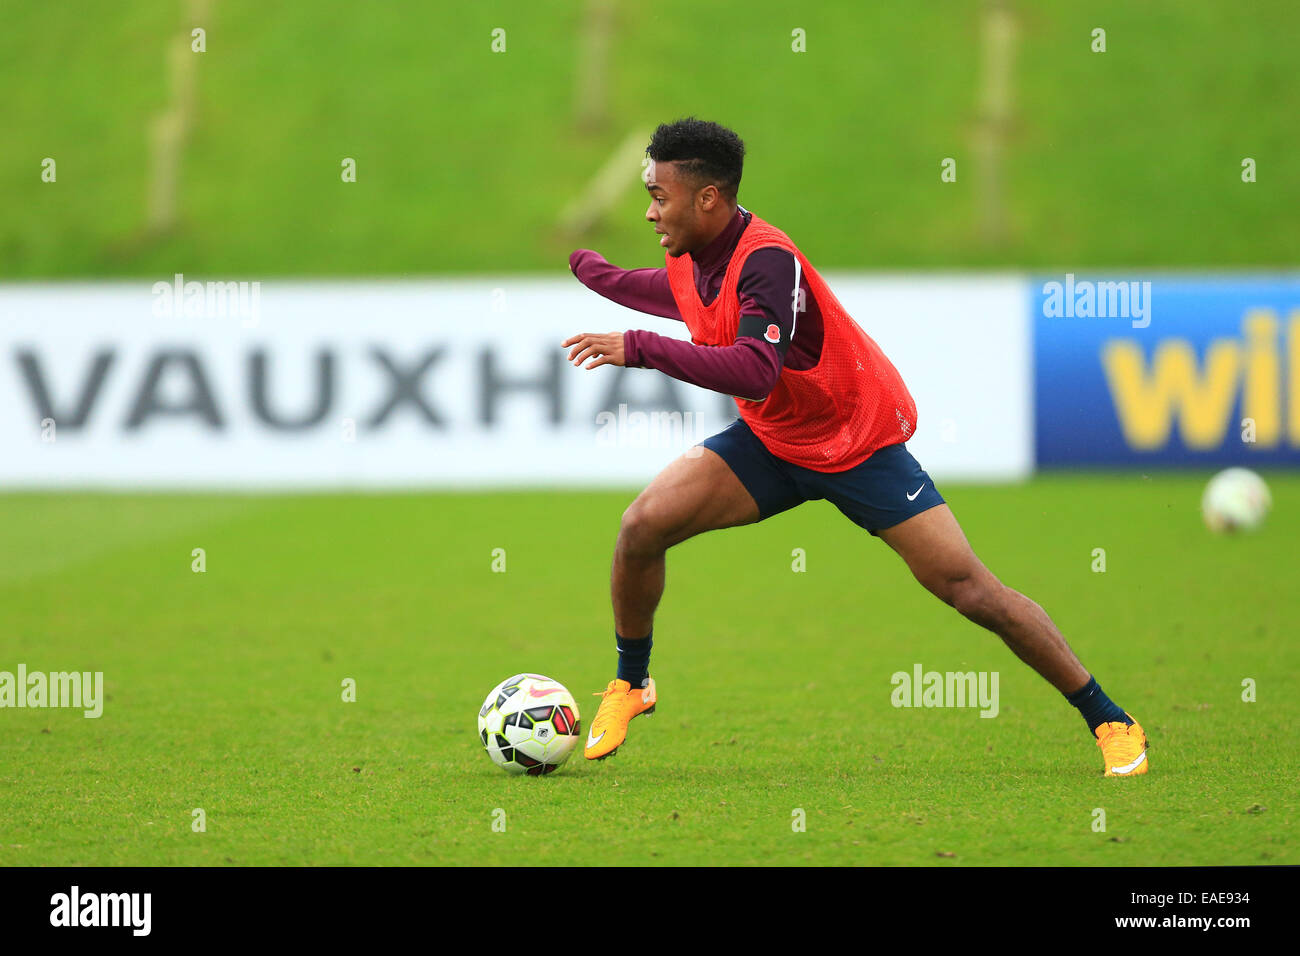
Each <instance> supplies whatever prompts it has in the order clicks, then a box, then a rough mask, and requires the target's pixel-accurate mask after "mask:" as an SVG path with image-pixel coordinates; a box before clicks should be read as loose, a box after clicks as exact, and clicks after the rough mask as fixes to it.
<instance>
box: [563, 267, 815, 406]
mask: <svg viewBox="0 0 1300 956" xmlns="http://www.w3.org/2000/svg"><path fill="white" fill-rule="evenodd" d="M800 271H801V269H800V264H799V262H798V260H797V259H796V258H795V256H794V255H793V254H792V253H790V252H787V251H785V250H783V249H780V248H775V247H774V248H765V249H759V250H756V251H755V252H753V253H751V254H750V256H749V258H748V259H746V260H745V266H744V268H743V269H742V270H741V274H740V278H739V280H738V281H737V284H736V292H737V297H738V298H739V300H740V323H739V327H738V329H737V332H736V340H735V342H734V343H733V344H731V345H727V346H707V345H695V344H694V343H692V342H684V341H682V340H681V339H675V338H670V337H667V336H662V335H657V334H655V333H654V332H648V331H644V330H632V331H628V332H623V333H619V332H612V333H608V334H605V335H599V334H593V333H584V334H581V335H575V336H572V337H570V338H569V339H566V340H565V341H564V342H563V343H562V344H563V345H564V346H565V347H570V346H571V347H572V348H571V351H570V352H569V361H570V362H573V363H574V364H575V365H577V364H581V363H582V362H583V361H587V360H591V361H590V363H589V364H588V365H587V366H586V367H587V368H589V369H590V368H597V367H599V366H601V365H625V366H628V367H642V368H654V369H658V370H659V371H661V372H663V373H664V374H666V375H671V376H672V377H673V378H676V379H679V380H681V381H683V382H689V383H690V384H692V385H698V386H700V387H701V388H707V389H710V390H712V391H715V392H722V393H723V394H725V395H735V396H739V397H741V398H744V399H746V400H747V401H753V402H759V401H763V400H764V399H765V398H767V396H768V394H769V393H770V392H771V391H772V389H773V388H774V387H776V383H777V381H778V379H779V378H780V377H781V368H782V365H783V363H784V358H785V353H786V351H787V349H788V348H789V346H790V341H791V338H792V336H793V335H794V332H795V327H796V321H797V312H798V307H799V305H801V304H802V301H801V299H800V297H799V296H798V289H799V284H800V279H801V276H800Z"/></svg>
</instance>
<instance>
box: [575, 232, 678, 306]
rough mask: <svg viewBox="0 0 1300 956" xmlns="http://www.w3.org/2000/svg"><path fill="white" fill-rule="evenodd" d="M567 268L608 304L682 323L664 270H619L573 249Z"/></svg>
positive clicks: (594, 255)
mask: <svg viewBox="0 0 1300 956" xmlns="http://www.w3.org/2000/svg"><path fill="white" fill-rule="evenodd" d="M569 268H570V269H572V270H573V274H574V275H575V276H577V277H578V281H579V282H581V283H582V284H583V285H585V286H586V287H587V288H588V289H590V290H591V291H592V292H595V293H597V294H599V295H603V296H604V297H605V298H607V299H609V300H610V301H611V302H617V303H618V304H619V305H621V306H625V307H627V308H629V309H635V310H636V311H638V312H645V313H646V314H647V315H658V316H661V317H663V318H665V319H676V320H677V321H678V322H681V321H683V319H682V314H681V313H680V312H678V311H677V301H676V300H675V299H674V298H673V290H672V287H671V286H670V285H669V284H668V270H667V269H620V268H619V267H618V266H616V265H612V264H611V263H609V262H607V261H606V260H605V257H604V256H602V255H601V254H600V253H599V252H593V251H592V250H590V249H578V250H575V251H574V252H573V253H572V254H571V255H570V256H569Z"/></svg>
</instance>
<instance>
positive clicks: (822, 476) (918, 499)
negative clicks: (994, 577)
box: [700, 418, 944, 534]
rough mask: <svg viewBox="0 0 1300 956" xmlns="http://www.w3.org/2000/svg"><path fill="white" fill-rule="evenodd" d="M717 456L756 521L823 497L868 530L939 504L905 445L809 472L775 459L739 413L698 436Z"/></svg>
mask: <svg viewBox="0 0 1300 956" xmlns="http://www.w3.org/2000/svg"><path fill="white" fill-rule="evenodd" d="M700 444H702V445H703V446H704V447H705V448H709V449H712V450H713V451H715V452H717V453H718V454H719V455H721V456H722V460H723V461H725V462H726V463H727V465H728V466H729V467H730V468H731V470H732V471H734V472H735V473H736V477H737V478H739V479H740V483H741V484H742V485H744V486H745V489H746V490H747V491H748V492H749V493H750V494H751V495H752V496H753V498H754V500H755V501H756V502H758V515H759V517H758V520H759V521H762V520H764V519H765V518H770V517H772V515H775V514H780V513H781V512H782V511H788V510H789V509H791V508H793V507H794V506H795V505H798V504H802V503H803V502H805V501H819V500H821V499H825V500H827V501H829V502H830V503H831V504H833V505H834V506H835V507H837V508H839V509H840V511H842V512H843V513H844V516H845V517H846V518H848V519H849V520H850V521H852V522H853V523H854V524H856V525H858V526H860V527H862V528H865V529H866V530H868V531H870V532H871V533H872V534H875V533H876V532H877V531H879V530H881V529H884V528H892V527H893V526H894V525H896V524H898V523H899V522H901V521H906V520H907V519H908V518H910V517H912V516H913V515H918V514H920V513H921V512H922V511H927V510H929V509H930V508H933V507H934V506H935V505H941V504H943V503H944V501H943V496H942V495H940V494H939V491H938V489H937V488H935V487H934V482H933V481H931V480H930V476H929V475H927V474H926V473H925V471H924V470H922V468H921V465H920V463H919V462H917V460H916V459H915V458H913V457H912V455H911V453H910V452H909V451H908V450H907V446H906V445H905V444H903V443H902V442H900V443H899V444H897V445H886V446H885V447H884V448H881V449H878V450H877V451H875V452H873V453H872V454H871V456H870V457H869V458H868V459H867V460H866V461H864V462H862V463H861V464H859V465H855V466H854V467H852V468H849V469H847V470H846V471H833V472H824V471H813V470H812V469H811V468H804V467H802V466H801V465H794V464H791V463H790V462H788V461H785V460H783V459H781V458H777V457H776V455H773V454H772V453H771V452H770V451H768V450H767V446H766V445H764V444H763V443H762V442H761V441H760V440H759V438H758V436H757V435H755V434H754V432H753V431H752V430H751V429H750V427H749V426H748V425H747V424H745V420H744V419H743V418H738V419H736V420H735V421H734V422H732V423H731V424H730V425H728V426H727V427H726V428H724V429H723V430H722V431H720V432H718V433H717V434H716V435H713V436H711V437H709V438H706V439H705V440H704V441H702V442H701V443H700Z"/></svg>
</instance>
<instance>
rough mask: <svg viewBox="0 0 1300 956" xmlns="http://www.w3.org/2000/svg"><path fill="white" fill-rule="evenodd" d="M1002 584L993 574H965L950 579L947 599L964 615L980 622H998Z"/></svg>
mask: <svg viewBox="0 0 1300 956" xmlns="http://www.w3.org/2000/svg"><path fill="white" fill-rule="evenodd" d="M1001 592H1002V585H1001V583H999V581H998V580H997V578H995V577H993V575H991V574H964V575H961V576H960V577H955V578H951V579H950V580H949V581H948V598H947V601H948V603H949V604H951V605H952V607H953V608H954V609H956V611H957V613H959V614H961V615H962V616H963V617H967V618H970V619H971V620H972V621H975V622H977V623H979V624H993V623H996V621H997V619H998V616H999V614H1000V608H1001V607H1002V600H1001Z"/></svg>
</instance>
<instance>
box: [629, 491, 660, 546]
mask: <svg viewBox="0 0 1300 956" xmlns="http://www.w3.org/2000/svg"><path fill="white" fill-rule="evenodd" d="M667 527H668V520H667V514H666V512H665V509H664V508H663V507H662V506H660V505H659V503H658V502H656V501H655V499H653V498H647V497H646V496H644V495H643V496H641V497H640V498H637V499H636V501H634V502H632V503H631V504H630V505H628V507H627V510H626V511H624V512H623V520H622V522H621V523H620V524H619V527H618V546H619V547H620V548H622V549H623V550H624V551H628V552H630V553H633V554H655V553H657V552H659V551H663V550H665V547H664V540H665V537H666V532H667Z"/></svg>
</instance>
